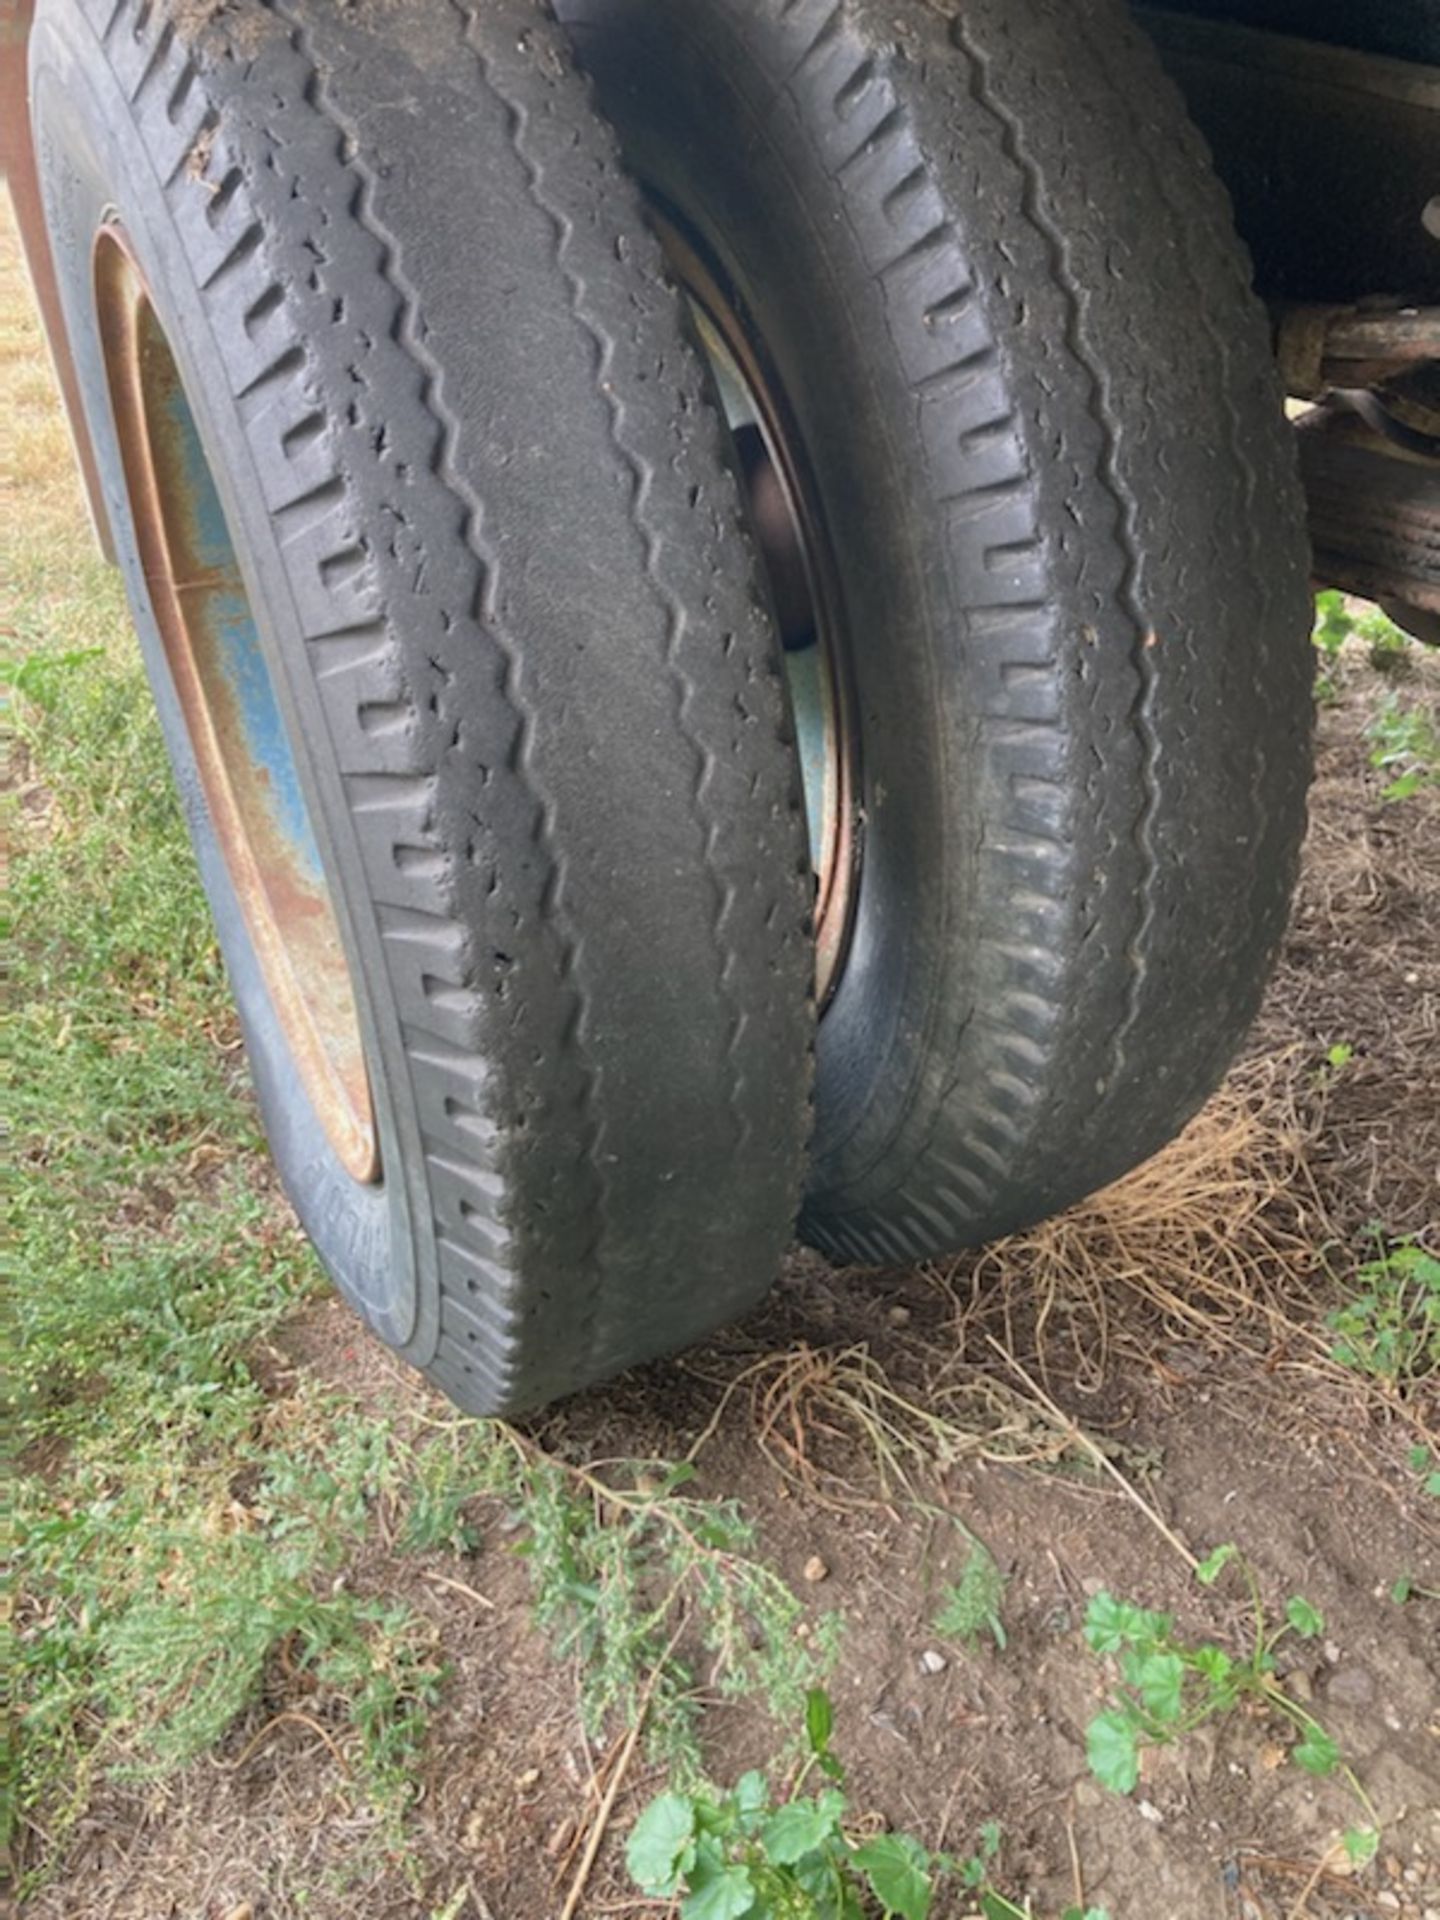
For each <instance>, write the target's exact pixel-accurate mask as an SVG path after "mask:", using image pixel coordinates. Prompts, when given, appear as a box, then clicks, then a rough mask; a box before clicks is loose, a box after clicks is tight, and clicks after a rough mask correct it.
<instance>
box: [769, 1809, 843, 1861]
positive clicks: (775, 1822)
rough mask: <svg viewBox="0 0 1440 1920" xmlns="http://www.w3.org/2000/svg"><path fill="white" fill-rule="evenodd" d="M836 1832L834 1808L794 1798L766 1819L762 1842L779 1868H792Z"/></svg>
mask: <svg viewBox="0 0 1440 1920" xmlns="http://www.w3.org/2000/svg"><path fill="white" fill-rule="evenodd" d="M834 1831H835V1816H834V1813H833V1811H832V1810H831V1809H830V1808H828V1807H823V1806H818V1805H816V1804H814V1803H813V1802H811V1801H809V1800H792V1801H791V1802H790V1804H789V1806H787V1807H781V1808H779V1809H778V1811H777V1812H775V1813H772V1814H771V1816H770V1818H769V1819H768V1820H767V1821H766V1822H765V1825H764V1827H763V1828H762V1830H761V1834H760V1844H761V1846H762V1847H764V1849H765V1852H766V1854H767V1855H768V1856H769V1858H770V1859H771V1860H773V1861H774V1863H775V1865H776V1866H777V1867H789V1866H793V1865H794V1863H795V1862H796V1861H797V1860H801V1859H803V1858H804V1856H805V1855H806V1854H807V1853H813V1852H814V1851H815V1849H816V1848H817V1847H818V1846H819V1845H820V1843H821V1841H822V1840H824V1839H825V1837H826V1835H827V1834H831V1833H833V1832H834Z"/></svg>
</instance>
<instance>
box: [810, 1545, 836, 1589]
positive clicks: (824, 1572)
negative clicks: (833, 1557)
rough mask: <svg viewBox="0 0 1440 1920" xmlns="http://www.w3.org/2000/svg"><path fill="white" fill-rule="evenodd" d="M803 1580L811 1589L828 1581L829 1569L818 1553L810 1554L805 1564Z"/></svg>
mask: <svg viewBox="0 0 1440 1920" xmlns="http://www.w3.org/2000/svg"><path fill="white" fill-rule="evenodd" d="M805 1578H806V1579H807V1580H808V1581H809V1582H810V1584H811V1586H812V1587H813V1586H818V1585H819V1583H820V1582H821V1581H822V1580H828V1579H829V1578H830V1569H829V1567H827V1566H826V1564H825V1562H824V1561H823V1560H822V1559H821V1558H820V1556H819V1554H818V1553H812V1554H811V1556H810V1558H809V1559H808V1560H807V1561H806V1562H805Z"/></svg>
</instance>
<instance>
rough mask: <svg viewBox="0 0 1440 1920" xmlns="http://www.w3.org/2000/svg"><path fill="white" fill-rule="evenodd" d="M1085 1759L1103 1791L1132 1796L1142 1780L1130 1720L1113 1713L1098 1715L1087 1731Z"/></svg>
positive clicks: (1137, 1751)
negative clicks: (1105, 1789) (1138, 1782)
mask: <svg viewBox="0 0 1440 1920" xmlns="http://www.w3.org/2000/svg"><path fill="white" fill-rule="evenodd" d="M1085 1758H1086V1759H1087V1760H1088V1761H1089V1763H1090V1771H1091V1772H1092V1773H1093V1774H1094V1776H1095V1778H1096V1779H1097V1780H1098V1781H1099V1782H1100V1784H1101V1786H1102V1787H1109V1789H1110V1791H1111V1792H1112V1793H1133V1792H1134V1790H1135V1786H1136V1783H1137V1781H1138V1780H1139V1778H1140V1753H1139V1749H1138V1747H1137V1746H1136V1743H1135V1729H1134V1727H1133V1726H1132V1725H1131V1723H1130V1721H1129V1720H1128V1718H1127V1717H1126V1716H1125V1715H1124V1714H1123V1713H1120V1712H1117V1711H1115V1710H1114V1709H1111V1710H1110V1711H1109V1712H1106V1713H1097V1714H1096V1716H1095V1718H1094V1719H1093V1720H1092V1721H1091V1722H1090V1725H1089V1726H1088V1727H1087V1728H1086V1729H1085Z"/></svg>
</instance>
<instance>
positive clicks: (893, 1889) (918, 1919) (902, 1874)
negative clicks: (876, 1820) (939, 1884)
mask: <svg viewBox="0 0 1440 1920" xmlns="http://www.w3.org/2000/svg"><path fill="white" fill-rule="evenodd" d="M854 1859H855V1864H856V1865H857V1866H858V1867H859V1868H860V1870H861V1872H862V1873H863V1874H864V1875H865V1878H866V1879H867V1880H868V1881H869V1882H870V1889H871V1892H872V1893H873V1894H874V1895H875V1898H876V1899H877V1900H878V1901H879V1902H880V1904H881V1906H882V1907H883V1908H884V1909H885V1911H886V1913H887V1914H899V1915H900V1916H901V1920H926V1916H927V1915H928V1914H929V1912H930V1893H931V1874H930V1856H929V1854H928V1853H927V1852H926V1851H925V1849H924V1847H922V1846H921V1845H920V1842H919V1841H918V1840H915V1839H912V1838H911V1836H910V1835H909V1834H908V1833H882V1834H880V1835H878V1836H877V1837H876V1838H875V1839H874V1840H867V1841H866V1842H865V1844H864V1846H863V1847H857V1848H856V1849H855V1854H854Z"/></svg>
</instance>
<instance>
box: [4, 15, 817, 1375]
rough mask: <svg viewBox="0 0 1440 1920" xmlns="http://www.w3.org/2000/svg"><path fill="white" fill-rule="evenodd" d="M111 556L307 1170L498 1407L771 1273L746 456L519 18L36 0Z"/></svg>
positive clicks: (380, 1309)
mask: <svg viewBox="0 0 1440 1920" xmlns="http://www.w3.org/2000/svg"><path fill="white" fill-rule="evenodd" d="M31 87H32V96H33V100H34V118H35V127H36V146H37V154H38V159H39V166H40V172H41V175H42V183H43V189H44V194H45V200H46V212H47V221H48V226H49V231H50V234H51V237H52V241H53V244H54V250H55V255H56V260H57V265H58V269H59V274H60V278H61V281H62V291H63V297H64V306H65V314H66V324H67V329H68V332H69V335H70V339H71V344H72V346H73V348H74V350H75V357H76V361H77V364H78V368H79V372H80V377H81V381H82V384H83V388H84V392H85V398H86V408H87V416H88V419H89V424H90V429H91V432H92V433H93V435H94V438H95V443H96V447H97V449H98V452H99V457H100V462H101V466H102V469H103V473H104V476H105V487H106V497H107V503H108V507H109V512H110V514H111V517H112V519H113V522H114V531H115V539H116V547H117V551H118V553H119V555H120V557H121V562H122V565H123V567H124V570H125V574H126V578H127V581H128V585H129V591H130V596H131V600H132V604H133V608H134V613H135V619H136V624H137V626H138V628H139V631H140V635H141V640H142V644H143V646H144V650H145V653H146V657H147V661H148V664H149V667H150V671H151V676H152V679H153V681H154V685H155V691H156V695H157V699H158V702H159V706H160V711H161V716H162V720H163V723H164V727H165V732H166V735H167V739H168V744H169V747H170V750H171V754H172V757H173V760H174V765H175V770H176V775H177V779H178V783H179V787H180V791H181V795H182V798H183V801H184V804H185V806H186V809H187V812H188V816H189V819H190V822H191V825H192V828H193V832H194V837H195V842H196V846H197V850H198V854H199V858H200V864H201V866H202V869H203V871H204V876H205V879H206V882H207V886H208V890H209V894H210V899H211V901H212V904H213V908H214V912H215V918H216V922H217V925H218V929H219V934H220V938H221V942H222V945H223V948H224V951H225V955H226V959H227V963H228V966H229V969H230V974H231V978H232V981H233V984H234V988H235V992H236V996H237V999H238V1002H239V1006H240V1012H241V1017H242V1021H243V1024H244V1029H245V1033H246V1038H247V1042H248V1049H249V1056H250V1061H251V1065H252V1069H253V1073H254V1078H255V1082H256V1086H257V1089H258V1092H259V1097H260V1103H261V1107H262V1111H263V1114H264V1118H265V1121H266V1125H267V1128H268V1131H269V1135H270V1139H271V1142H272V1145H273V1148H274V1151H275V1154H276V1158H277V1160H278V1162H279V1166H280V1170H281V1173H282V1175H283V1177H284V1181H285V1184H286V1187H287V1189H288V1191H289V1193H290V1195H291V1197H292V1199H293V1201H294V1203H295V1206H296V1208H297V1210H298V1212H299V1215H300V1218H301V1220H302V1222H303V1224H304V1225H305V1227H306V1228H307V1229H308V1231H309V1232H310V1234H311V1235H312V1237H313V1239H314V1241H315V1244H316V1246H317V1248H318V1249H319V1252H320V1254H321V1257H322V1259H323V1261H324V1263H325V1265H326V1267H327V1268H328V1269H329V1271H330V1273H331V1274H332V1276H333V1277H334V1279H335V1280H336V1281H337V1282H338V1284H339V1286H340V1288H341V1290H342V1291H343V1293H344V1294H345V1296H346V1297H347V1298H348V1299H349V1300H350V1301H351V1302H352V1303H353V1304H354V1305H355V1306H356V1307H357V1308H358V1309H359V1310H360V1311H361V1313H363V1314H364V1315H365V1317H366V1318H367V1319H368V1320H369V1321H370V1323H371V1324H372V1325H373V1326H374V1328H375V1329H376V1330H377V1331H378V1332H379V1333H380V1334H381V1335H382V1336H383V1338H384V1339H385V1340H387V1341H388V1342H389V1343H390V1344H391V1345H392V1346H393V1347H395V1348H396V1349H397V1350H398V1351H399V1352H400V1353H402V1354H403V1355H404V1356H405V1357H406V1358H407V1359H408V1360H410V1361H412V1362H413V1363H414V1364H415V1365H417V1366H419V1367H421V1368H423V1369H424V1371H425V1372H426V1373H427V1374H428V1375H429V1376H430V1377H431V1378H432V1379H433V1380H435V1381H436V1382H438V1383H439V1384H440V1385H441V1386H442V1387H443V1388H444V1389H445V1391H446V1392H447V1393H449V1394H450V1395H451V1396H452V1397H453V1398H454V1399H455V1400H456V1401H458V1402H459V1403H460V1405H462V1406H463V1407H466V1408H470V1409H472V1410H474V1411H477V1412H485V1413H495V1412H501V1411H512V1410H514V1409H517V1408H521V1407H525V1406H529V1405H534V1404H536V1403H539V1402H542V1401H545V1400H548V1399H551V1398H553V1397H555V1396H557V1395H559V1394H563V1393H567V1392H569V1391H571V1390H573V1389H575V1388H578V1387H581V1386H584V1385H586V1384H587V1383H589V1382H591V1381H594V1380H597V1379H600V1378H602V1377H603V1376H605V1375H607V1374H609V1373H612V1372H614V1371H615V1370H616V1369H618V1368H621V1367H624V1366H627V1365H629V1364H631V1363H632V1362H634V1361H637V1360H640V1359H643V1358H645V1357H647V1356H649V1355H652V1354H656V1353H659V1352H662V1351H664V1350H666V1349H669V1348H671V1347H674V1346H676V1345H678V1344H680V1343H682V1342H684V1341H687V1340H690V1339H693V1338H695V1337H696V1336H697V1335H699V1334H700V1333H702V1332H704V1331H705V1330H706V1329H708V1328H709V1327H711V1326H713V1325H714V1324H715V1323H716V1322H718V1321H721V1320H724V1319H726V1318H728V1317H730V1316H732V1315H734V1314H736V1313H738V1312H740V1311H742V1310H743V1309H744V1308H746V1307H747V1306H749V1305H750V1304H751V1303H752V1302H754V1301H755V1300H756V1299H757V1298H758V1297H759V1296H760V1295H761V1294H762V1293H763V1292H764V1290H765V1288H766V1287H767V1285H768V1284H769V1281H770V1279H771V1277H772V1275H773V1272H774V1269H775V1267H776V1264H777V1262H778V1259H779V1256H780V1253H781V1250H782V1248H783V1246H784V1245H785V1243H786V1241H787V1239H788V1237H789V1235H790V1233H791V1231H792V1230H793V1222H794V1216H795V1210H796V1207H797V1205H798V1199H799V1192H800V1186H801V1182H802V1179H803V1165H804V1141H805V1134H806V1130H807V1127H808V1093H809V1080H810V1065H809V1055H810V1046H811V1030H812V1026H813V1007H812V1004H811V986H810V976H811V960H810V944H809V934H808V924H807V923H808V915H809V903H810V881H809V866H808V858H807V854H806V849H805V834H804V817H803V803H802V797H801V794H800V791H799V786H798V780H797V776H796V771H795V766H794V752H793V745H792V742H791V739H790V734H789V720H788V714H787V709H786V703H785V697H784V691H783V686H782V683H781V678H780V673H779V666H778V651H777V649H776V645H775V635H774V629H773V625H772V621H771V618H770V615H769V613H768V610H767V607H766V603H765V600H764V589H763V582H762V583H761V586H760V591H759V594H758V596H757V591H756V584H755V583H756V580H757V579H758V578H759V576H758V573H757V565H756V562H755V560H754V556H753V552H752V549H751V546H750V543H749V539H748V535H747V534H746V533H745V531H744V521H743V516H742V513H741V508H740V502H739V495H738V492H737V487H736V482H735V481H734V480H733V479H732V477H731V470H730V466H729V465H728V462H729V459H730V454H729V449H728V447H727V445H726V442H725V438H724V435H723V432H722V428H721V425H720V423H719V420H718V418H717V417H716V416H715V415H714V414H713V412H712V411H711V409H710V406H709V403H708V401H707V399H706V386H705V380H704V374H703V370H702V368H701V366H700V363H699V361H698V359H697V358H696V356H695V355H694V353H693V351H692V350H691V349H690V347H689V346H688V345H687V344H686V339H685V335H684V332H683V326H682V313H681V308H680V303H679V300H678V298H677V296H676V294H675V293H674V291H673V289H672V288H671V287H670V286H669V285H668V284H667V282H666V281H665V279H664V277H663V275H662V271H661V259H660V255H659V252H658V249H657V247H656V245H655V243H654V241H653V240H652V239H651V238H650V236H649V235H648V233H647V231H646V229H645V227H644V224H643V221H642V218H641V216H640V213H639V209H638V204H637V202H636V200H635V196H634V194H633V191H632V190H631V189H630V188H629V187H628V186H627V184H626V182H625V179H624V178H623V176H622V173H621V170H620V167H619V164H618V160H617V156H616V153H615V150H614V145H613V141H612V139H611V137H610V136H609V134H608V133H607V132H606V131H605V129H604V128H603V126H602V125H601V123H600V122H599V120H598V118H597V117H596V115H595V114H594V112H593V110H592V109H591V107H590V106H589V104H588V99H587V93H586V88H585V85H584V83H583V82H582V81H581V80H580V79H579V77H578V76H577V75H576V73H575V72H574V69H573V66H572V64H571V62H570V59H569V55H568V51H567V50H566V48H565V44H564V41H563V38H562V37H561V36H560V34H559V33H558V31H557V30H556V29H555V28H554V26H553V24H551V23H549V22H548V20H547V18H546V16H545V15H544V14H543V13H542V11H541V9H540V8H539V7H538V6H536V5H533V4H530V0H485V4H484V5H483V6H480V5H476V6H474V7H464V6H454V5H450V4H446V0H387V4H385V5H383V6H382V5H373V6H370V5H363V6H352V7H345V8H340V7H330V6H328V5H325V6H300V5H296V6H288V5H285V4H275V5H268V4H259V0H228V4H226V5H224V6H218V7H215V8H213V9H212V8H209V7H205V6H194V5H183V6H182V5H175V6H165V5H150V4H135V0H120V4H116V0H41V5H40V7H39V9H38V17H37V20H36V23H35V27H34V32H33V38H32V46H31Z"/></svg>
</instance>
